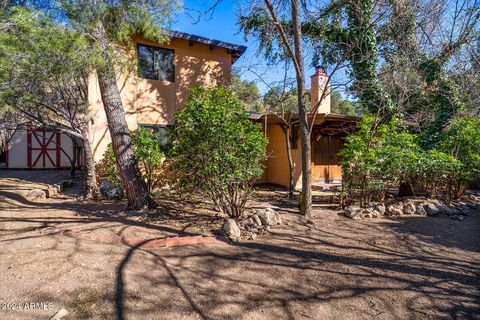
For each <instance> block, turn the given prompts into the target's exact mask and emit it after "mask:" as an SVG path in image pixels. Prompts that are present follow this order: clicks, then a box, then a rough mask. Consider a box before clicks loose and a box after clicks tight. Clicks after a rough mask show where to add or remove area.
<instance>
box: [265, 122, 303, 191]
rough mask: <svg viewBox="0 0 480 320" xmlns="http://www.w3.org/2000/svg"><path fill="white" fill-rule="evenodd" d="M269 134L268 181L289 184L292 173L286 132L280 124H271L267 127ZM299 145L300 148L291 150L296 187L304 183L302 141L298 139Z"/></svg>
mask: <svg viewBox="0 0 480 320" xmlns="http://www.w3.org/2000/svg"><path fill="white" fill-rule="evenodd" d="M267 134H268V146H267V154H268V159H267V168H266V176H267V182H270V183H275V184H278V185H283V186H288V184H289V174H290V173H289V168H288V158H287V148H286V144H285V133H284V132H283V130H282V128H281V127H280V125H278V124H269V125H268V127H267ZM297 145H298V148H296V149H292V150H291V152H292V160H293V183H294V185H295V187H296V188H299V187H300V186H301V183H302V182H301V176H302V167H301V166H302V149H301V145H300V141H298V143H297Z"/></svg>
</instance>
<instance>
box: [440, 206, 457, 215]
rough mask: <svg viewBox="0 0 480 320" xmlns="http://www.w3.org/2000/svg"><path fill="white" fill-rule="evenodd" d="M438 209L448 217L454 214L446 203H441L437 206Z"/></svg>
mask: <svg viewBox="0 0 480 320" xmlns="http://www.w3.org/2000/svg"><path fill="white" fill-rule="evenodd" d="M438 209H439V210H440V213H443V214H445V215H447V216H449V217H450V216H452V215H454V211H453V210H452V209H451V208H449V207H448V206H446V205H441V206H439V207H438Z"/></svg>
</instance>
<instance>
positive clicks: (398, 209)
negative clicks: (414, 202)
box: [386, 203, 403, 216]
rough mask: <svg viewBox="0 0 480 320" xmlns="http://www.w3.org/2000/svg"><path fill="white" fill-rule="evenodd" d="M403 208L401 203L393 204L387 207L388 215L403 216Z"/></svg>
mask: <svg viewBox="0 0 480 320" xmlns="http://www.w3.org/2000/svg"><path fill="white" fill-rule="evenodd" d="M402 208H403V206H402V204H400V203H393V204H390V205H389V206H388V207H387V210H386V212H387V214H388V215H391V216H401V215H402V214H403V210H402Z"/></svg>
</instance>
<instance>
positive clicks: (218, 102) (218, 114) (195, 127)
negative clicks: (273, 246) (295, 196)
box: [172, 87, 266, 218]
mask: <svg viewBox="0 0 480 320" xmlns="http://www.w3.org/2000/svg"><path fill="white" fill-rule="evenodd" d="M175 119H176V126H175V129H174V132H173V135H172V138H173V152H172V153H173V157H172V166H173V168H174V170H176V172H177V174H178V176H179V180H180V182H181V184H182V185H184V186H186V187H189V188H192V189H194V190H197V191H199V192H201V193H202V194H204V195H205V197H207V198H209V199H211V200H212V201H213V203H214V204H215V207H216V208H217V209H218V210H219V211H221V212H222V213H224V214H227V215H228V216H230V217H232V218H238V217H240V216H241V215H242V213H243V211H244V209H245V204H246V201H247V199H248V197H249V196H250V195H251V192H252V185H253V182H254V181H255V179H256V178H257V177H258V176H260V175H261V174H262V161H263V160H264V159H265V153H266V151H265V148H266V139H265V137H264V136H263V134H262V133H261V131H260V128H259V127H258V126H257V125H256V124H254V123H252V122H251V121H249V120H248V117H247V114H246V112H245V106H244V105H243V103H242V102H241V101H240V100H239V99H238V98H237V97H236V96H235V94H234V93H233V92H232V91H231V90H229V89H227V88H225V87H217V88H210V89H206V88H195V89H193V90H192V93H191V96H190V98H189V100H188V102H187V104H186V106H185V107H184V108H182V109H180V110H179V111H177V113H176V115H175Z"/></svg>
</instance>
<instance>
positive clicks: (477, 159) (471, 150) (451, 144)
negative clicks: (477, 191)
mask: <svg viewBox="0 0 480 320" xmlns="http://www.w3.org/2000/svg"><path fill="white" fill-rule="evenodd" d="M437 148H438V149H439V150H441V151H442V152H445V153H447V154H449V155H450V156H452V157H454V158H455V159H458V160H459V161H460V162H461V163H462V164H463V166H462V170H461V171H460V173H459V175H458V176H457V179H458V181H456V184H457V185H458V188H459V190H458V191H459V192H460V191H461V188H462V187H465V186H468V185H469V184H470V183H471V182H472V181H474V180H475V179H478V177H479V176H480V119H479V118H473V117H463V118H459V119H455V120H454V121H453V123H452V125H451V127H450V129H449V131H448V132H447V133H446V134H445V135H444V137H443V139H442V141H440V142H439V145H438V147H437Z"/></svg>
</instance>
